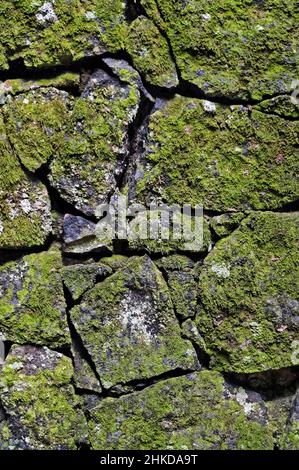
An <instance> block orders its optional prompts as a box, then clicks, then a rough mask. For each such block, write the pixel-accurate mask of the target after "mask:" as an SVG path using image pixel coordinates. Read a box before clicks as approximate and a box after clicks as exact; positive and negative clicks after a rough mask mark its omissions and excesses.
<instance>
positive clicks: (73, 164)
mask: <svg viewBox="0 0 299 470" xmlns="http://www.w3.org/2000/svg"><path fill="white" fill-rule="evenodd" d="M139 99H140V93H139V90H138V88H137V86H136V85H132V86H130V85H126V84H123V83H121V82H120V81H119V80H118V79H117V78H114V77H112V76H110V75H108V74H107V73H106V72H104V71H102V70H98V71H96V72H94V74H93V75H92V76H91V79H90V81H89V82H88V84H87V86H86V88H85V90H84V92H83V94H82V95H81V97H80V98H78V99H77V100H76V101H75V103H74V108H73V111H72V113H71V116H70V117H69V121H68V122H67V126H66V135H65V139H64V143H63V145H62V147H61V148H60V151H59V153H58V155H57V157H56V158H55V159H54V160H53V162H52V164H51V175H50V180H51V183H52V184H53V186H54V187H55V188H56V189H57V190H58V191H59V193H60V194H61V196H62V197H63V198H64V199H65V200H66V201H68V202H70V203H71V204H73V205H74V206H75V207H76V208H77V209H80V210H81V211H83V212H84V213H85V214H87V215H95V214H96V212H97V208H98V206H99V205H100V204H102V203H106V202H107V201H108V199H109V197H110V196H111V195H112V194H113V193H114V191H115V190H116V186H117V178H119V177H120V175H121V174H122V172H123V170H124V167H125V162H124V161H125V159H126V157H127V156H128V153H129V138H128V129H129V124H130V123H131V122H132V121H133V119H134V117H135V115H136V113H137V109H138V104H139Z"/></svg>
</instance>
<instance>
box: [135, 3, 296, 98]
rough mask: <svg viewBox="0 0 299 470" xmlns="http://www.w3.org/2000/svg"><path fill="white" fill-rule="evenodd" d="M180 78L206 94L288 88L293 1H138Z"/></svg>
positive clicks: (292, 72)
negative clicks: (162, 39) (163, 40)
mask: <svg viewBox="0 0 299 470" xmlns="http://www.w3.org/2000/svg"><path fill="white" fill-rule="evenodd" d="M141 3H142V5H143V6H144V8H145V9H146V11H147V14H148V15H149V16H150V18H152V19H153V20H154V21H155V23H156V24H157V25H158V26H159V27H160V29H162V30H163V31H164V33H165V34H166V35H167V37H168V40H169V42H170V44H171V48H172V51H173V54H174V57H175V59H176V63H177V66H178V68H179V70H180V72H181V76H182V78H183V79H184V80H186V81H188V82H191V83H192V84H194V85H196V86H197V87H198V88H199V89H200V90H202V91H204V92H205V93H206V94H207V95H210V96H221V97H227V98H234V97H239V98H243V99H248V98H254V99H262V98H263V96H271V95H275V94H283V93H289V92H290V91H291V90H292V82H293V80H294V78H295V77H297V68H298V53H297V48H298V38H297V36H298V35H297V34H296V33H297V23H298V12H297V10H296V0H283V1H282V0H271V1H246V2H239V1H238V0H229V1H228V0H217V1H210V0H200V1H199V0H189V1H188V2H178V1H176V0H157V1H154V0H141Z"/></svg>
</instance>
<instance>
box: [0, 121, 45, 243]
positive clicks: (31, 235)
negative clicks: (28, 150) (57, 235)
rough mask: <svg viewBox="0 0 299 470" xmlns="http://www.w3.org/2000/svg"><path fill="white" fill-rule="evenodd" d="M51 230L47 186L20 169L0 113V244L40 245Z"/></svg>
mask: <svg viewBox="0 0 299 470" xmlns="http://www.w3.org/2000/svg"><path fill="white" fill-rule="evenodd" d="M51 230H52V220H51V212H50V199H49V196H48V193H47V189H46V188H45V186H44V185H43V184H42V183H40V182H38V181H35V180H33V179H30V178H29V177H28V176H27V175H26V174H25V173H24V172H23V170H22V168H21V166H20V164H19V162H18V160H17V158H16V156H15V154H14V152H13V151H12V149H11V146H10V143H9V140H8V137H7V133H6V127H5V125H4V120H3V116H2V115H0V248H1V249H20V248H30V247H34V246H40V245H43V244H44V243H45V241H46V239H47V237H48V236H49V234H50V233H51Z"/></svg>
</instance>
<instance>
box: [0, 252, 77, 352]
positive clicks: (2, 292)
mask: <svg viewBox="0 0 299 470" xmlns="http://www.w3.org/2000/svg"><path fill="white" fill-rule="evenodd" d="M61 269H62V263H61V255H60V253H59V251H58V250H57V249H55V248H53V249H50V250H49V251H48V252H42V253H38V254H32V255H28V256H24V257H23V258H21V259H20V260H18V261H12V262H9V263H6V264H4V265H3V266H1V267H0V330H1V333H2V334H4V337H5V338H6V339H7V340H9V341H13V342H16V343H21V344H26V343H29V344H38V345H47V346H50V347H60V346H65V345H66V344H69V342H70V338H69V333H68V326H67V321H66V312H65V309H66V305H65V299H64V295H63V288H62V278H61Z"/></svg>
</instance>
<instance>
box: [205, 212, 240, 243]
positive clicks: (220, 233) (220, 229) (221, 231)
mask: <svg viewBox="0 0 299 470" xmlns="http://www.w3.org/2000/svg"><path fill="white" fill-rule="evenodd" d="M245 216H246V215H245V214H243V213H242V212H227V213H226V214H221V215H216V216H215V217H212V218H211V219H210V226H211V228H212V230H213V231H214V232H215V234H216V235H217V237H218V238H223V237H227V236H228V235H229V234H230V233H232V232H233V231H234V230H236V229H237V228H238V226H239V225H240V223H241V221H242V220H243V219H244V218H245Z"/></svg>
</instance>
